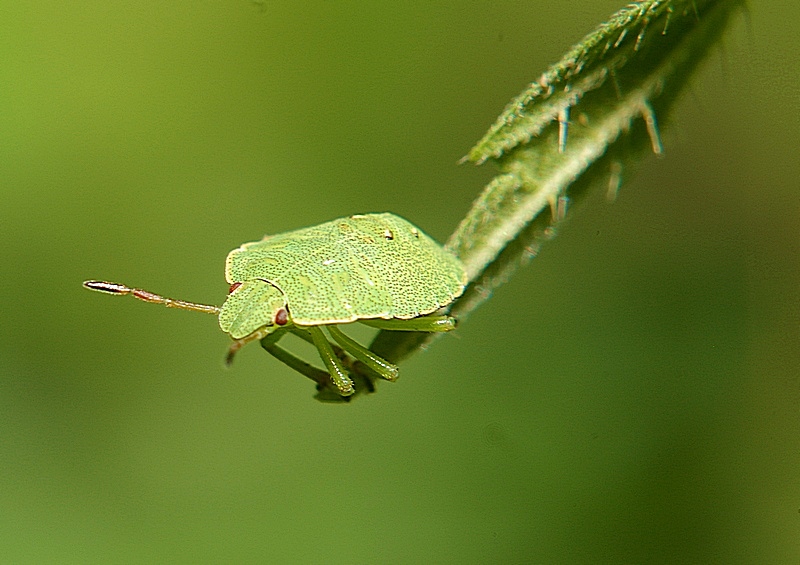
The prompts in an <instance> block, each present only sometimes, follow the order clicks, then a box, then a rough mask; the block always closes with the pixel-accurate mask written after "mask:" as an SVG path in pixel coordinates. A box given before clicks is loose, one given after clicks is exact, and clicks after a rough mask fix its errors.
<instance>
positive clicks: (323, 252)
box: [83, 213, 467, 396]
mask: <svg viewBox="0 0 800 565" xmlns="http://www.w3.org/2000/svg"><path fill="white" fill-rule="evenodd" d="M225 278H226V279H227V281H228V284H230V291H229V293H228V298H227V299H226V300H225V303H224V304H223V305H222V307H218V306H211V305H206V304H197V303H194V302H186V301H183V300H173V299H171V298H165V297H163V296H160V295H158V294H154V293H152V292H149V291H145V290H142V289H137V288H130V287H128V286H125V285H121V284H117V283H110V282H105V281H86V282H85V283H83V285H84V286H85V287H86V288H89V289H91V290H97V291H101V292H107V293H111V294H117V295H132V296H134V297H136V298H138V299H140V300H144V301H145V302H152V303H156V304H163V305H165V306H168V307H171V308H182V309H185V310H193V311H196V312H206V313H209V314H217V315H218V317H219V325H220V327H221V328H222V330H223V331H224V332H226V333H228V334H230V336H231V338H233V340H234V341H233V343H232V344H231V346H230V349H229V350H228V356H227V362H228V363H230V362H231V361H232V360H233V356H234V355H235V353H236V352H237V351H238V350H239V349H240V348H241V347H242V346H243V345H245V344H247V343H250V342H252V341H256V340H260V341H261V344H262V346H263V347H264V348H265V349H266V350H267V351H269V352H270V353H272V354H273V355H274V356H275V357H277V358H278V359H280V360H281V361H283V362H285V363H286V364H287V365H289V366H290V367H292V368H294V369H296V370H298V371H300V372H301V373H303V374H305V375H306V376H310V377H311V378H313V379H315V380H318V379H317V377H316V376H315V375H318V374H319V370H317V369H314V368H313V367H310V366H308V365H307V364H305V363H304V362H303V361H301V360H299V359H297V358H296V357H294V356H293V355H292V354H291V353H289V352H288V351H286V350H284V349H282V348H280V347H279V346H278V345H277V342H278V340H279V339H280V338H281V337H283V336H284V335H286V334H287V333H294V334H296V335H298V336H299V337H301V338H302V339H304V340H306V341H308V342H309V343H312V344H313V345H314V346H315V347H316V348H317V350H318V351H319V354H320V357H321V358H322V360H323V362H324V363H325V366H326V368H327V373H328V374H329V375H330V380H331V382H332V383H333V384H334V385H335V387H336V390H337V391H338V393H339V394H340V395H341V396H349V395H351V394H353V392H355V388H354V385H353V381H352V380H351V378H350V376H349V374H348V371H347V369H346V368H345V365H346V364H347V363H348V361H349V360H348V358H347V355H344V353H346V354H348V355H349V356H350V357H352V358H353V359H356V360H358V361H360V362H361V363H363V365H365V366H366V367H368V368H369V369H371V370H372V371H374V372H375V373H377V374H378V375H380V376H381V377H383V378H385V379H388V380H395V379H396V378H397V367H396V366H395V365H393V364H392V363H389V362H388V361H386V360H385V359H382V358H381V357H379V356H377V355H375V354H374V353H372V352H371V351H369V350H368V349H367V348H365V347H363V346H362V345H360V344H358V343H357V342H356V341H354V340H353V339H352V338H350V337H348V336H347V335H346V334H344V333H343V332H342V331H341V330H340V329H339V327H338V326H339V325H341V324H349V323H353V322H361V323H364V324H367V325H369V326H373V327H376V328H381V329H390V330H406V331H418V332H442V331H450V330H452V329H454V328H455V320H454V319H453V318H451V317H449V316H446V315H436V314H433V313H434V312H436V311H437V310H439V309H440V308H442V307H444V306H447V305H448V304H450V303H451V302H452V301H453V300H454V299H455V298H457V297H458V296H460V295H461V294H462V293H463V291H464V286H465V285H466V282H467V277H466V274H465V272H464V267H463V266H462V264H461V262H460V261H459V260H458V259H457V258H456V257H455V256H453V255H452V254H451V253H449V252H448V251H446V250H445V249H443V248H442V247H441V246H440V245H439V244H438V243H436V242H435V241H434V240H433V239H431V238H430V237H428V236H427V235H425V234H424V233H423V232H422V231H421V230H420V229H419V228H417V227H416V226H414V225H413V224H411V223H409V222H408V221H406V220H404V219H403V218H400V217H399V216H395V215H394V214H389V213H383V214H361V215H355V216H350V217H348V218H340V219H338V220H333V221H331V222H326V223H324V224H320V225H318V226H313V227H310V228H304V229H299V230H295V231H291V232H286V233H282V234H277V235H268V236H266V237H264V239H262V240H260V241H254V242H251V243H245V244H243V245H242V246H241V247H239V248H237V249H234V250H233V251H231V252H230V253H229V254H228V258H227V260H226V262H225ZM325 331H327V333H328V334H329V335H330V337H331V338H332V339H333V341H334V342H335V343H336V344H338V348H337V347H336V346H334V345H333V344H332V343H331V342H329V341H328V338H327V337H326V335H325ZM318 382H319V381H318ZM320 384H321V385H323V384H327V383H320Z"/></svg>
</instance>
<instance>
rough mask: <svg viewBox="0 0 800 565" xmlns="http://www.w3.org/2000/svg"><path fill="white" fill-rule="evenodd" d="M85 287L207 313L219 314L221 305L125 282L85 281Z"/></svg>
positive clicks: (169, 306)
mask: <svg viewBox="0 0 800 565" xmlns="http://www.w3.org/2000/svg"><path fill="white" fill-rule="evenodd" d="M83 286H84V287H85V288H88V289H89V290H96V291H97V292H105V293H106V294H117V295H121V296H125V295H128V294H130V295H132V296H133V297H134V298H138V299H139V300H142V301H144V302H150V303H152V304H163V305H164V306H166V307H167V308H180V309H181V310H191V311H193V312H204V313H206V314H219V311H220V308H219V306H213V305H210V304H198V303H196V302H186V301H185V300H175V299H173V298H166V297H164V296H161V295H159V294H155V293H153V292H150V291H148V290H142V289H141V288H130V287H128V286H125V285H124V284H119V283H113V282H106V281H85V282H84V283H83Z"/></svg>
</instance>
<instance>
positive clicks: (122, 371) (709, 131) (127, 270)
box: [0, 0, 800, 563]
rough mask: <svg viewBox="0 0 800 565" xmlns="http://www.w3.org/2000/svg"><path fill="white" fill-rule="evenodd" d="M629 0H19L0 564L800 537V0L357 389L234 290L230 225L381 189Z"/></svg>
mask: <svg viewBox="0 0 800 565" xmlns="http://www.w3.org/2000/svg"><path fill="white" fill-rule="evenodd" d="M622 5H623V2H621V1H619V0H617V1H606V0H603V1H595V2H591V3H587V2H584V1H578V0H567V1H561V2H540V1H539V2H537V1H529V2H502V3H495V2H475V3H456V2H450V3H444V2H406V3H400V4H390V3H374V2H362V3H358V2H336V3H333V2H310V3H309V2H302V3H300V2H272V1H264V2H249V1H228V2H141V1H140V2H110V3H99V2H89V3H72V2H67V3H56V4H53V3H44V2H13V3H12V2H4V3H3V8H2V18H1V19H0V58H1V60H2V65H0V233H1V234H2V236H3V245H2V247H1V248H0V265H2V267H0V268H2V277H0V289H2V296H0V304H2V314H3V315H2V318H3V319H2V325H0V336H1V337H2V339H0V562H3V563H48V562H49V563H56V562H57V563H145V562H152V563H196V562H209V563H215V562H216V563H235V562H242V563H243V562H251V563H256V562H262V563H266V562H274V563H280V562H287V563H288V562H306V563H311V562H325V563H376V562H384V563H410V562H436V563H446V562H450V563H488V562H502V563H525V562H536V563H711V562H715V563H797V562H798V561H800V261H799V260H798V259H799V258H800V192H799V191H798V184H799V183H798V178H800V165H799V164H798V161H800V159H798V148H799V147H800V118H798V112H797V109H798V106H800V77H799V76H798V75H800V71H798V66H797V64H796V62H792V61H790V60H787V57H790V54H791V53H796V52H797V49H798V46H800V45H799V43H798V39H797V37H798V36H797V33H796V27H797V21H799V19H800V9H799V8H798V7H797V5H796V4H795V3H790V2H789V1H788V0H782V1H772V2H767V1H753V2H751V3H750V8H751V12H750V19H749V20H747V19H746V18H744V17H738V18H736V24H735V25H734V26H733V28H732V29H731V31H730V33H729V34H727V36H726V39H725V41H724V45H723V46H722V48H721V49H719V50H717V51H716V52H715V53H713V54H712V56H711V57H710V58H709V60H708V61H707V64H705V65H704V66H703V67H701V70H700V72H699V73H698V74H697V75H696V76H695V78H694V80H693V81H692V86H691V91H690V92H687V95H686V96H685V97H684V98H683V99H682V102H681V103H680V104H679V105H678V106H677V108H676V111H675V113H674V120H673V121H674V123H673V126H672V128H671V129H670V130H669V131H668V132H667V135H666V147H667V153H666V157H665V158H664V159H656V158H649V159H648V160H647V161H646V162H645V163H644V164H643V166H642V167H641V168H640V169H639V172H638V175H637V176H636V178H635V179H634V180H633V182H631V183H630V184H628V185H626V186H625V187H623V190H622V191H621V193H620V195H619V197H618V199H617V201H616V202H615V203H614V204H613V205H609V204H607V203H606V202H605V201H604V200H603V199H602V197H599V198H596V199H595V202H594V203H592V204H591V205H589V206H585V207H584V208H583V209H582V210H581V211H580V212H579V213H578V214H575V215H573V216H572V217H571V219H570V221H569V222H568V223H567V225H566V226H565V227H564V228H563V229H562V230H561V231H560V234H559V237H557V238H556V239H555V240H554V241H553V242H551V243H550V244H548V245H547V246H546V247H545V248H544V250H543V252H542V254H541V255H540V256H539V257H538V258H537V259H536V260H535V261H534V262H533V263H532V265H531V266H529V267H528V268H526V269H524V270H522V271H520V272H519V273H518V274H517V276H516V277H515V278H514V279H513V280H512V281H511V282H510V283H509V284H508V285H507V286H505V287H503V288H502V289H500V291H499V292H497V293H496V295H495V296H494V298H493V299H492V300H490V301H489V302H488V303H487V304H485V305H484V306H483V307H482V308H481V309H480V310H478V311H477V312H475V313H474V314H473V315H472V316H471V317H470V318H469V319H468V321H467V322H466V323H465V324H463V325H462V326H461V327H460V328H459V330H458V332H457V334H456V335H449V336H446V337H444V338H443V339H441V340H439V341H437V342H436V344H435V346H434V347H432V348H431V349H430V350H429V351H427V352H425V353H423V354H420V355H417V356H415V357H414V358H413V359H411V360H410V361H408V362H407V363H405V364H404V365H403V367H402V378H401V379H400V381H399V382H397V383H396V384H388V383H380V384H381V385H382V386H380V387H379V389H378V392H377V393H376V394H374V395H372V396H368V397H363V398H359V399H358V400H357V401H355V402H353V403H351V404H349V405H326V404H320V403H318V402H316V401H314V400H313V399H312V394H313V392H314V391H313V386H312V384H311V383H310V382H309V381H307V380H306V379H304V378H302V377H300V376H298V375H296V374H294V373H292V372H291V371H290V370H289V369H287V368H286V367H284V366H282V365H281V364H280V363H278V362H277V361H275V360H274V359H272V358H271V357H270V356H269V355H267V354H266V353H264V352H263V351H261V350H260V349H259V348H258V347H255V346H252V347H248V348H246V349H245V350H244V351H243V352H242V353H241V354H240V355H239V357H238V358H237V362H236V364H235V365H234V367H233V368H232V369H231V370H225V369H224V368H223V363H222V359H223V356H224V352H225V350H226V347H227V343H228V340H227V338H226V336H225V335H224V334H222V333H221V332H220V331H219V329H218V327H217V326H216V321H215V320H214V319H213V318H212V317H203V316H202V315H200V314H192V313H187V312H178V311H168V310H166V309H164V308H156V307H153V306H147V305H144V304H142V303H139V302H137V301H135V300H131V299H116V298H113V297H104V296H100V295H98V294H95V293H90V292H88V291H85V290H83V289H82V288H81V286H80V283H81V281H83V280H85V279H87V278H105V279H108V280H114V281H119V282H124V283H128V284H133V285H137V286H141V287H144V288H147V289H150V290H153V291H156V292H162V293H164V294H166V295H168V296H173V297H177V298H184V299H187V300H195V301H200V302H209V303H221V301H222V300H223V299H224V297H225V294H226V291H227V286H226V284H225V281H224V278H223V264H224V258H225V255H226V253H227V252H228V251H229V250H230V249H232V248H234V247H236V246H237V245H239V244H240V243H242V242H244V241H250V240H254V239H258V238H260V237H261V236H262V235H263V234H265V233H273V232H280V231H285V230H288V229H293V228H298V227H303V226H307V225H311V224H315V223H318V222H322V221H325V220H328V219H332V218H335V217H338V216H342V215H347V214H351V213H356V212H368V211H384V210H390V211H393V212H395V213H398V214H401V215H403V216H405V217H407V218H409V219H411V220H412V221H413V222H415V223H416V224H418V225H420V226H421V227H422V228H423V229H425V230H426V231H427V232H429V233H430V234H431V235H432V236H434V237H435V238H437V239H438V240H440V241H443V240H444V239H446V237H447V236H448V234H449V233H450V232H451V231H452V230H453V228H454V227H455V225H456V224H457V222H458V221H459V220H460V218H461V217H462V216H463V215H464V213H465V212H466V210H467V209H468V207H469V204H470V202H471V201H472V199H473V198H474V197H475V195H477V193H478V191H479V190H480V189H481V187H482V186H483V184H484V183H485V182H486V180H488V179H489V178H490V176H491V174H492V170H491V166H486V167H483V168H477V169H476V168H475V167H472V166H469V165H464V166H460V167H459V166H456V162H457V160H458V159H459V158H460V157H461V156H462V155H464V154H465V153H466V152H467V150H468V149H469V148H470V147H471V145H472V143H473V142H474V141H476V140H477V139H478V138H479V137H480V136H481V135H482V134H483V132H484V131H485V129H486V128H487V127H488V126H489V124H490V123H491V122H492V121H493V120H494V118H495V117H496V115H497V114H498V113H499V112H500V110H501V109H502V108H503V106H504V105H505V103H506V102H507V101H508V100H509V99H510V98H511V97H512V96H514V95H516V94H517V93H518V92H519V91H520V90H521V89H522V88H523V86H524V85H525V84H526V83H527V82H528V81H529V80H532V79H533V78H535V77H537V76H538V75H539V74H540V73H541V71H542V70H544V69H545V68H546V66H547V65H549V64H550V63H552V62H554V61H555V60H557V59H558V58H559V57H560V56H561V54H562V53H563V52H564V51H565V50H566V49H567V48H568V47H569V46H571V45H572V44H573V43H574V42H576V41H577V40H579V39H580V38H581V37H582V36H583V35H584V34H585V33H587V32H588V31H590V30H591V29H593V28H594V26H595V25H596V24H598V23H599V22H601V21H603V20H604V19H606V18H607V17H608V16H609V15H610V14H611V13H612V12H613V11H615V10H616V9H618V8H620V7H622Z"/></svg>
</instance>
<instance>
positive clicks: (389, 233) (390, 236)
mask: <svg viewBox="0 0 800 565" xmlns="http://www.w3.org/2000/svg"><path fill="white" fill-rule="evenodd" d="M383 237H385V238H386V241H392V240H393V239H394V234H393V233H392V230H386V231H385V232H383Z"/></svg>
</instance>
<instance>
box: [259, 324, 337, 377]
mask: <svg viewBox="0 0 800 565" xmlns="http://www.w3.org/2000/svg"><path fill="white" fill-rule="evenodd" d="M287 331H288V330H287V329H284V328H281V329H279V330H276V331H274V332H273V333H271V334H269V335H268V336H267V337H265V338H263V339H262V340H261V347H263V348H264V349H265V350H266V351H267V353H269V354H270V355H272V356H273V357H275V358H276V359H277V360H278V361H280V362H281V363H283V364H285V365H287V366H288V367H289V368H290V369H294V370H295V371H297V372H298V373H300V374H301V375H303V376H305V377H308V378H309V379H311V380H312V381H314V382H315V383H317V385H318V388H319V387H324V386H326V385H327V384H328V382H329V381H330V375H328V373H326V372H325V371H323V370H321V369H317V368H316V367H314V366H313V365H310V364H309V363H306V362H305V361H303V360H302V359H300V358H298V357H296V356H295V355H293V354H291V353H289V352H288V351H286V350H285V349H284V348H282V347H280V346H279V345H278V340H279V339H280V338H282V337H283V336H284V335H286V332H287Z"/></svg>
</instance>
